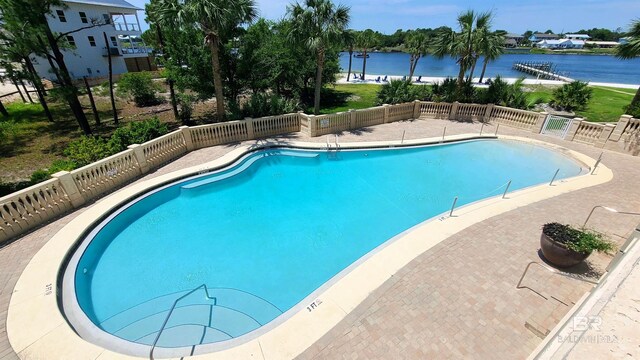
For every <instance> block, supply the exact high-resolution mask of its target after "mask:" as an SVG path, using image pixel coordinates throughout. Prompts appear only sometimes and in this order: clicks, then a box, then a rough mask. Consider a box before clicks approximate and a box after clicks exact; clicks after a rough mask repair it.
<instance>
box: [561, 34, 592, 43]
mask: <svg viewBox="0 0 640 360" xmlns="http://www.w3.org/2000/svg"><path fill="white" fill-rule="evenodd" d="M564 37H565V38H567V39H569V40H583V41H587V40H589V39H591V36H589V35H587V34H566V35H565V36H564Z"/></svg>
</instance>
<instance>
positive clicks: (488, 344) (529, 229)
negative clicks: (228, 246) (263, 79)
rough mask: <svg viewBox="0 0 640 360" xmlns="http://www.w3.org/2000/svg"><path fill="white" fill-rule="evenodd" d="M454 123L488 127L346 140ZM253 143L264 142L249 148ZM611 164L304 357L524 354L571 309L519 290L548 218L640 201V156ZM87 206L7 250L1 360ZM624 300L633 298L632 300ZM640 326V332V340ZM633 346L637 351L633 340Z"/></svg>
mask: <svg viewBox="0 0 640 360" xmlns="http://www.w3.org/2000/svg"><path fill="white" fill-rule="evenodd" d="M445 126H446V127H447V134H448V135H453V134H462V133H472V132H479V130H480V124H469V123H458V122H450V121H442V120H418V121H403V122H396V123H392V124H385V125H379V126H375V127H371V128H367V129H361V130H357V131H353V132H345V133H344V134H342V135H341V136H340V142H358V141H382V140H398V139H399V138H400V137H401V136H402V133H403V131H404V130H406V135H405V139H408V140H409V139H417V138H427V137H433V136H438V135H441V134H442V130H443V128H444V127H445ZM494 130H495V128H494V127H493V126H485V131H486V132H491V131H494ZM499 133H500V134H503V135H515V136H520V137H529V138H533V139H537V140H542V141H547V142H549V143H555V144H559V145H561V146H564V147H566V148H569V149H572V150H575V151H578V152H581V153H584V154H586V155H588V156H591V157H593V158H597V157H598V156H599V155H600V153H601V151H602V150H600V149H597V148H595V147H592V146H590V145H583V144H579V143H575V142H566V141H562V140H557V139H555V138H551V137H546V136H542V135H537V134H532V133H529V132H525V131H520V130H516V129H512V128H508V127H506V126H501V127H500V129H499ZM278 140H279V141H287V140H300V141H307V142H320V143H324V142H325V141H326V138H325V137H324V136H321V137H318V138H307V137H305V136H303V135H301V134H294V135H291V136H290V137H281V138H278ZM267 141H268V140H267ZM332 141H333V139H332ZM257 142H258V143H260V142H265V140H262V141H257ZM253 143H256V141H250V142H245V143H243V144H245V145H246V144H253ZM237 146H238V145H237V144H232V145H223V146H215V147H211V148H205V149H201V150H197V151H194V152H191V153H189V154H187V155H185V156H183V157H182V158H180V159H178V160H176V161H174V162H172V163H170V164H168V165H166V166H164V167H162V168H160V169H158V170H157V171H155V172H153V173H151V174H149V175H147V176H145V177H144V178H142V179H139V180H137V181H136V183H138V182H141V181H144V180H147V179H151V178H154V177H157V176H160V175H163V174H167V173H170V172H172V171H175V170H179V169H183V168H186V167H190V166H195V165H198V164H201V163H204V162H207V161H211V160H213V159H216V158H219V157H221V156H223V155H224V154H226V153H228V152H229V151H231V150H233V149H234V148H236V147H237ZM603 163H604V164H605V165H606V166H607V167H608V168H610V169H611V170H612V171H613V172H614V178H613V180H612V181H610V182H608V183H606V184H602V185H597V186H594V187H589V188H585V189H582V190H576V191H573V192H570V193H566V194H563V195H560V196H557V197H554V198H551V199H547V200H542V201H539V202H536V203H533V204H531V205H527V206H523V207H520V208H517V209H515V210H512V211H509V212H506V213H503V214H501V215H497V216H495V217H492V218H489V219H487V220H484V221H481V222H479V223H477V224H475V225H472V226H471V227H468V228H466V229H464V230H462V231H460V232H458V233H457V234H454V235H452V236H450V237H449V238H447V239H446V240H444V241H443V242H441V243H439V244H438V245H436V246H434V247H433V248H431V249H430V250H428V251H427V252H425V253H423V254H421V255H419V256H418V257H417V258H416V259H415V260H413V261H412V262H411V263H409V264H408V265H407V266H405V267H404V268H403V269H402V270H400V271H399V272H398V273H396V274H395V275H394V276H393V277H392V278H390V279H389V280H387V281H386V282H385V283H384V284H383V285H382V286H381V287H380V288H378V289H377V290H375V291H374V292H372V293H371V294H370V295H369V296H368V298H367V299H366V300H365V301H364V302H363V303H361V304H360V305H359V306H357V307H356V308H355V310H353V311H352V312H351V313H350V314H349V315H347V317H346V318H345V319H343V320H342V321H341V322H340V323H339V324H338V325H337V326H336V327H334V328H333V329H332V330H331V331H330V332H329V333H327V334H326V335H325V336H324V337H322V338H321V339H320V340H319V341H317V342H316V343H315V344H314V345H313V346H311V347H310V348H309V349H307V350H306V351H305V352H304V353H303V354H301V355H300V356H299V358H301V359H313V358H317V359H324V358H330V359H335V358H348V359H356V358H367V359H372V358H379V359H388V358H432V357H433V358H435V357H437V358H460V357H474V358H491V359H507V358H508V359H513V358H526V357H527V356H528V355H529V354H530V353H531V351H533V350H534V349H535V348H536V346H538V344H540V343H541V342H542V339H541V338H540V337H538V336H536V335H535V334H534V333H533V332H532V331H531V330H529V329H527V328H525V322H527V321H529V322H531V323H534V322H536V321H538V322H544V320H545V318H546V317H547V316H546V315H549V314H551V315H552V316H551V319H552V320H555V323H557V322H558V321H559V320H560V319H561V318H562V316H563V315H564V314H566V313H567V312H568V311H569V309H570V306H565V305H562V304H561V303H557V302H556V303H554V302H552V301H549V300H545V299H544V298H542V297H541V296H539V295H537V294H536V293H534V292H532V291H530V290H527V289H516V284H517V282H518V279H519V278H520V275H521V274H522V271H524V268H525V266H526V265H527V264H528V263H529V262H531V261H541V260H540V258H539V256H538V253H537V251H538V248H539V236H540V228H541V226H542V225H543V224H544V223H546V222H551V221H559V222H565V223H572V224H581V223H582V222H583V221H584V219H585V218H586V216H587V214H588V213H589V211H590V210H591V208H592V207H593V206H595V205H607V206H610V207H614V208H617V209H620V210H630V211H634V210H635V211H637V210H638V209H640V186H638V183H639V180H638V179H640V158H639V157H632V156H630V155H625V154H620V153H616V152H611V151H605V156H604V160H603ZM129 186H131V185H129ZM98 201H100V200H98ZM89 206H90V205H88V206H87V207H85V208H82V209H79V210H76V211H75V212H73V213H71V214H69V215H66V216H64V217H62V218H60V219H58V220H56V221H53V222H51V223H50V224H48V225H46V226H44V227H41V228H39V229H37V230H35V231H33V232H31V233H29V234H27V235H26V236H24V237H22V238H20V239H18V240H16V241H14V242H12V243H10V244H9V245H6V246H4V247H3V248H1V249H0V359H1V360H5V359H17V358H18V357H17V354H15V352H14V351H13V349H12V348H11V346H10V344H9V341H8V338H7V334H6V317H7V309H8V305H9V300H10V296H11V294H12V292H13V289H14V287H15V284H16V282H17V280H18V278H19V276H20V274H21V273H22V271H23V269H24V268H25V267H26V265H27V264H28V262H29V260H30V259H31V258H32V257H33V256H34V255H35V253H36V252H37V251H38V250H39V249H40V248H41V247H42V246H43V245H44V244H45V243H46V242H47V241H48V240H49V239H50V238H51V237H52V236H53V235H54V234H56V233H57V232H58V230H60V229H61V228H62V227H64V226H65V225H66V224H67V223H69V222H70V221H71V220H73V219H74V218H75V217H77V216H78V215H80V214H81V213H82V212H84V211H85V210H86V209H87V208H88V207H89ZM637 223H638V218H634V217H631V216H622V215H613V214H608V213H604V212H602V213H596V214H595V215H594V217H593V218H592V220H591V221H590V223H589V224H590V227H593V228H595V229H597V230H599V231H603V232H606V233H609V234H614V235H613V237H612V238H613V240H615V241H616V242H618V243H622V242H623V241H624V239H625V238H626V237H627V235H628V234H629V233H630V231H631V230H632V229H633V228H634V227H635V225H636V224H637ZM609 260H610V257H609V256H606V255H594V256H592V257H591V258H590V260H589V263H588V264H589V265H588V266H585V267H583V268H581V269H578V270H579V271H587V272H589V273H591V274H595V275H596V276H597V274H600V273H602V271H603V269H604V267H605V266H606V264H607V263H608V261H609ZM638 272H640V270H638V269H635V270H634V273H632V276H635V278H637V273H638ZM634 274H635V275H634ZM632 276H630V278H631V277H632ZM526 281H527V284H528V285H530V286H531V287H533V288H535V289H536V290H539V291H540V292H543V293H544V294H550V295H551V296H554V297H556V298H560V299H562V300H563V301H564V302H567V303H569V304H571V303H573V302H577V301H578V300H579V299H580V298H581V297H582V295H583V294H584V293H585V292H586V291H587V290H588V288H589V286H587V285H586V284H584V283H580V282H578V281H576V280H568V279H564V278H561V277H559V276H553V277H552V276H551V275H550V274H549V273H546V272H545V271H542V270H539V269H536V270H533V269H532V271H531V272H529V275H527V278H526ZM627 293H629V292H627ZM636 293H637V291H636ZM621 295H623V294H621ZM628 296H633V295H628ZM618 299H623V300H624V299H625V297H624V296H621V297H619V298H618ZM636 301H637V300H636ZM559 304H560V305H559ZM626 309H628V312H629V314H628V316H630V317H634V316H635V322H636V327H637V322H638V321H639V320H638V315H636V314H634V313H633V312H632V311H631V309H632V308H630V307H627V308H626ZM555 323H553V321H552V322H551V323H548V324H540V325H541V326H540V327H547V328H549V327H553V325H554V324H555ZM605 326H606V324H605ZM621 330H622V329H621ZM629 333H631V332H629ZM638 333H639V332H638V331H636V332H635V334H636V335H635V336H638V335H637V334H638ZM629 336H630V335H627V337H623V338H622V339H621V341H623V342H624V341H635V343H636V344H637V343H638V338H635V339H633V338H631V339H630V338H629ZM599 349H600V348H599V347H596V349H590V353H591V354H592V355H593V354H594V352H597V351H598V350H599ZM601 349H602V351H603V355H604V354H606V353H607V352H608V351H609V350H608V349H605V347H604V346H603V347H602V348H601ZM631 351H636V352H638V351H639V350H638V347H637V346H635V348H634V347H631ZM619 355H620V356H622V355H623V354H619Z"/></svg>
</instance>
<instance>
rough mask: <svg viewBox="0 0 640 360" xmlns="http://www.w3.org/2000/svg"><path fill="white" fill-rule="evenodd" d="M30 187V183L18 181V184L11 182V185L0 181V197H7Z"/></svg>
mask: <svg viewBox="0 0 640 360" xmlns="http://www.w3.org/2000/svg"><path fill="white" fill-rule="evenodd" d="M31 185H32V184H31V182H30V181H19V182H12V183H5V182H2V181H0V197H2V196H5V195H9V194H11V193H14V192H16V191H20V190H22V189H24V188H28V187H29V186H31Z"/></svg>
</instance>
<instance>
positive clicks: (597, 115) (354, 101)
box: [321, 84, 635, 122]
mask: <svg viewBox="0 0 640 360" xmlns="http://www.w3.org/2000/svg"><path fill="white" fill-rule="evenodd" d="M528 88H529V90H531V92H530V94H529V96H530V98H531V99H534V98H541V99H542V100H543V102H545V103H548V102H549V101H551V99H552V98H553V95H552V93H553V88H552V87H548V86H541V85H535V86H528ZM379 89H380V85H373V84H348V85H345V84H339V85H336V86H335V87H329V88H327V89H325V93H326V94H323V95H325V97H323V99H322V103H323V104H324V106H323V107H322V109H321V112H322V113H323V114H330V113H336V112H341V111H347V110H349V109H364V108H368V107H371V106H375V104H376V94H377V92H378V90H379ZM592 89H593V97H592V98H591V103H590V104H589V107H588V108H587V109H586V110H584V111H578V112H577V114H578V116H580V117H583V118H585V119H587V120H589V121H594V122H616V121H618V119H620V115H623V113H624V111H623V108H624V107H625V106H626V105H629V104H630V103H631V100H632V99H633V96H634V94H635V91H634V90H632V89H617V88H609V87H603V86H593V87H592Z"/></svg>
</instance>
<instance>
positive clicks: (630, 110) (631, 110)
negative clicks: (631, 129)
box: [624, 101, 640, 118]
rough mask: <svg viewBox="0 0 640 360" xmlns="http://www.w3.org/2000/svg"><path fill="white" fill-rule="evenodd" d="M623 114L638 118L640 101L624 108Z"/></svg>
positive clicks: (639, 116)
mask: <svg viewBox="0 0 640 360" xmlns="http://www.w3.org/2000/svg"><path fill="white" fill-rule="evenodd" d="M624 113H625V114H627V115H631V116H633V117H634V118H640V101H638V102H636V103H631V104H629V105H628V106H625V107H624Z"/></svg>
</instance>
